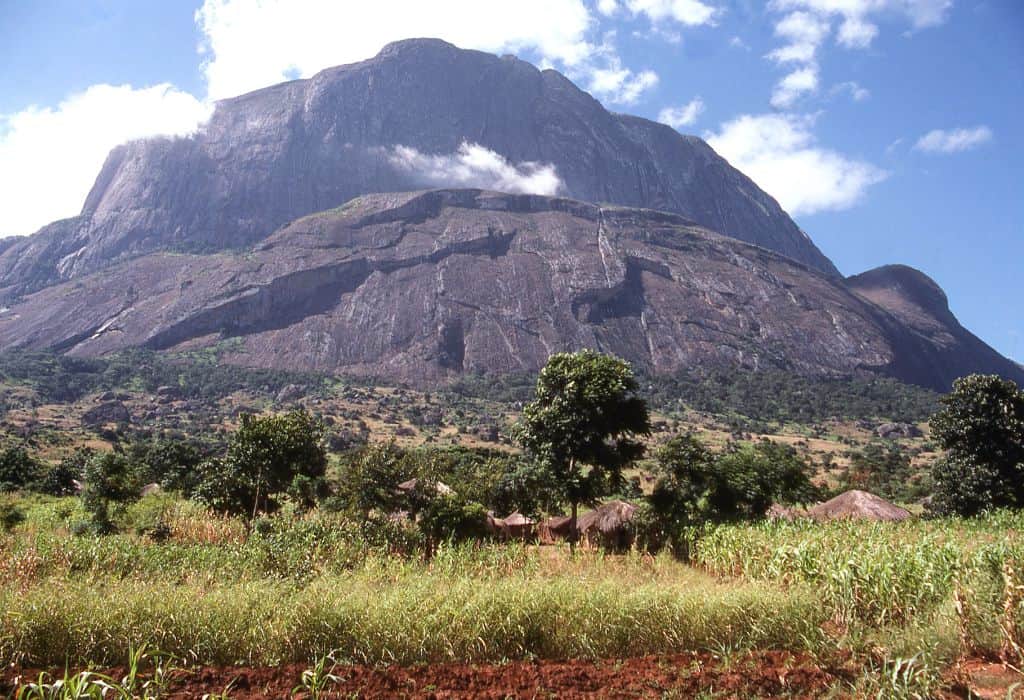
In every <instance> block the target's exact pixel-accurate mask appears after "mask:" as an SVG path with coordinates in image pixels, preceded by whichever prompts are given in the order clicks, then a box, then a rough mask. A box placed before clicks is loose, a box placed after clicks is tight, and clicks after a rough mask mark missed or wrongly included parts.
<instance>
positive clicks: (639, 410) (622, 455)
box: [517, 350, 650, 517]
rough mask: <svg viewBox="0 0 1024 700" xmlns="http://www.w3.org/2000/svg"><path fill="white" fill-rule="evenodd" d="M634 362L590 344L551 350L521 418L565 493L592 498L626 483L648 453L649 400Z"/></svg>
mask: <svg viewBox="0 0 1024 700" xmlns="http://www.w3.org/2000/svg"><path fill="white" fill-rule="evenodd" d="M638 390H639V387H638V385H637V382H636V379H635V378H634V376H633V371H632V370H631V369H630V367H629V365H628V364H627V363H626V362H624V361H622V360H620V359H618V358H614V357H610V356H607V355H602V354H600V353H598V352H595V351H592V350H584V351H581V352H577V353H557V354H555V355H552V356H551V357H550V358H549V359H548V362H547V365H545V367H544V369H542V370H541V372H540V376H539V377H538V379H537V389H536V396H535V398H534V400H533V402H531V403H530V404H529V405H528V406H526V408H525V409H524V410H523V415H522V418H521V420H520V423H519V425H518V426H517V437H518V439H519V441H520V443H521V444H522V445H523V446H524V447H525V448H526V449H527V450H528V451H529V452H530V453H531V454H533V455H535V456H536V457H537V459H538V460H540V461H541V462H542V463H543V464H544V465H545V466H546V467H547V468H548V470H549V471H550V473H551V476H552V480H553V482H554V483H556V484H557V485H558V487H559V489H560V491H561V494H562V496H563V498H564V500H566V501H568V502H569V503H570V504H571V505H572V513H573V517H575V514H576V509H577V506H578V504H579V503H588V502H594V501H596V500H597V499H598V498H600V497H602V496H604V495H607V494H610V493H614V492H615V491H617V490H619V489H620V488H621V486H622V469H623V468H624V467H625V466H626V465H628V464H629V463H630V462H632V461H634V460H636V459H639V458H640V457H642V456H643V453H644V446H643V444H642V443H641V442H639V441H638V440H637V439H636V438H637V437H639V436H644V435H648V434H650V418H649V416H648V413H647V405H646V403H645V402H644V400H643V399H641V398H640V397H639V396H638V395H637V391H638Z"/></svg>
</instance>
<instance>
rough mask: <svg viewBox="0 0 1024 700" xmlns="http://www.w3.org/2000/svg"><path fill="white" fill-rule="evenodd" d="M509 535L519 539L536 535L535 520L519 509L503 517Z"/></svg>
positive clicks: (526, 538)
mask: <svg viewBox="0 0 1024 700" xmlns="http://www.w3.org/2000/svg"><path fill="white" fill-rule="evenodd" d="M503 520H504V521H505V527H506V528H508V536H509V537H511V538H514V539H517V540H529V539H533V537H534V534H535V533H534V522H533V520H532V519H530V518H528V517H526V516H525V515H523V514H522V513H520V512H519V511H516V512H514V513H512V514H511V515H508V516H506V517H505V518H503Z"/></svg>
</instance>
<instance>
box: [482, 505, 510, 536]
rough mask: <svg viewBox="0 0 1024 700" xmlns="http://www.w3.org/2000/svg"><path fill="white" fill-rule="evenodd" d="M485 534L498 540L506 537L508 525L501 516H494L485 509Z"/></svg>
mask: <svg viewBox="0 0 1024 700" xmlns="http://www.w3.org/2000/svg"><path fill="white" fill-rule="evenodd" d="M487 534H489V535H490V536H491V537H493V538H495V539H498V540H507V539H508V536H509V535H508V525H506V524H505V521H504V520H503V519H502V518H496V517H494V513H492V512H490V511H487Z"/></svg>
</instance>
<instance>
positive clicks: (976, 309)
mask: <svg viewBox="0 0 1024 700" xmlns="http://www.w3.org/2000/svg"><path fill="white" fill-rule="evenodd" d="M409 36H440V37H442V38H445V39H448V40H449V41H452V42H453V43H455V44H458V45H460V46H464V47H467V48H480V49H483V50H489V51H493V52H495V53H516V54H518V55H519V56H520V57H522V58H524V59H527V60H531V61H533V62H535V63H537V64H539V65H544V66H552V67H555V68H557V69H559V70H561V71H563V72H564V73H566V74H567V75H569V76H570V77H571V78H572V79H573V80H575V81H576V82H577V84H579V85H580V86H581V87H583V88H584V89H588V90H590V91H591V92H592V93H594V94H595V96H597V97H598V98H599V99H601V100H602V102H604V103H605V105H606V106H608V107H609V108H610V109H613V110H616V111H621V112H629V113H633V114H639V115H641V116H646V117H649V118H652V119H661V120H663V121H666V122H670V123H672V125H673V126H676V127H677V128H678V129H679V130H680V131H682V132H684V133H694V134H698V135H700V136H703V137H704V138H706V139H708V140H709V142H710V143H711V144H712V145H713V146H714V147H715V148H716V149H717V150H719V152H720V153H722V154H723V155H724V156H725V157H727V158H728V159H729V160H730V162H732V163H733V164H734V165H736V166H737V167H739V168H740V169H741V170H743V171H744V172H746V173H747V174H748V175H750V176H751V177H753V178H754V179H755V181H757V182H758V184H759V185H761V187H763V188H764V189H765V190H767V191H768V192H769V193H770V194H772V195H773V196H775V197H776V198H777V199H779V201H780V202H781V203H782V205H783V206H784V207H785V208H786V209H787V210H788V211H789V212H790V213H791V214H792V215H793V217H794V218H795V219H796V221H797V222H798V223H799V224H800V225H801V226H802V227H803V228H804V229H805V230H806V231H807V232H808V233H809V234H810V235H811V237H812V238H813V239H814V241H815V242H816V243H817V244H818V245H819V247H820V248H821V249H822V250H823V251H824V252H825V253H826V254H827V255H828V256H829V257H831V258H832V260H833V261H834V262H835V263H836V265H837V266H838V267H839V269H840V270H841V271H842V272H843V273H844V274H855V273H857V272H861V271H863V270H866V269H869V268H871V267H874V266H877V265H881V264H885V263H897V262H898V263H905V264H909V265H912V266H914V267H917V268H919V269H921V270H923V271H925V272H926V273H927V274H929V275H930V276H932V277H933V278H934V279H935V280H936V281H937V282H938V283H939V284H940V285H941V286H942V287H943V288H944V289H945V290H946V292H947V294H948V296H949V299H950V304H951V307H952V309H953V311H954V312H955V313H956V314H957V316H958V317H959V318H960V320H961V322H962V323H963V324H964V325H965V326H966V327H967V328H969V329H970V330H972V331H974V332H975V333H976V334H978V335H979V336H980V337H981V338H982V339H984V340H985V341H986V342H988V343H990V344H991V345H993V346H994V347H995V348H996V349H997V350H999V351H1001V352H1002V353H1004V354H1006V355H1008V356H1010V357H1013V358H1014V359H1016V360H1018V361H1024V304H1022V300H1024V223H1022V222H1024V165H1022V163H1024V136H1022V135H1021V126H1020V125H1021V124H1022V123H1024V120H1022V117H1021V114H1022V113H1024V2H1020V1H1019V0H768V1H767V2H754V1H753V0H519V1H518V2H505V1H504V0H501V1H494V2H467V1H466V0H434V2H432V3H408V2H404V1H400V0H377V2H374V3H358V4H356V3H349V2H314V1H313V0H287V1H286V0H259V1H255V0H205V1H202V0H194V1H192V2H185V1H181V2H175V1H173V0H167V1H165V2H141V3H140V2H135V1H131V0H94V1H91V2H90V1H89V0H76V1H73V0H33V1H32V2H15V1H14V0H0V65H3V66H4V70H3V71H2V72H0V233H5V234H25V233H30V232H32V231H34V230H35V229H36V228H38V227H39V226H40V225H42V224H43V223H46V222H48V221H51V220H54V219H57V218H60V217H64V216H70V215H73V214H75V213H77V211H78V209H79V208H80V206H81V202H82V200H83V199H84V197H85V194H86V192H87V190H88V187H89V185H91V183H92V179H93V177H94V176H95V174H96V172H97V170H98V168H99V166H100V164H101V163H102V160H103V157H104V156H105V154H106V152H107V151H108V150H109V148H110V147H112V146H113V145H115V144H116V143H118V142H120V141H123V140H127V139H130V138H140V137H145V136H150V135H154V134H160V133H189V132H191V131H194V130H195V129H196V128H200V125H201V123H202V121H203V120H204V119H205V118H206V117H207V116H208V114H209V111H210V109H211V105H212V102H213V100H215V99H218V98H222V97H227V96H231V95H234V94H238V93H240V92H244V91H246V90H249V89H253V88H256V87H260V86H263V85H267V84H271V83H274V82H278V81H280V80H282V79H285V78H288V77H295V76H306V75H311V74H312V73H315V72H316V71H317V70H319V69H321V68H324V67H327V66H330V65H336V64H340V63H347V62H351V61H355V60H359V59H361V58H366V57H369V56H371V55H373V54H374V53H376V51H377V49H379V48H380V46H382V45H383V44H384V43H386V42H388V41H391V40H395V39H400V38H406V37H409Z"/></svg>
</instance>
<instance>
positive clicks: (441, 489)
mask: <svg viewBox="0 0 1024 700" xmlns="http://www.w3.org/2000/svg"><path fill="white" fill-rule="evenodd" d="M418 483H419V479H416V478H413V479H409V480H408V481H403V482H402V483H400V484H399V485H398V486H397V487H396V488H397V489H398V492H399V493H404V494H406V495H408V494H410V493H412V492H413V491H415V490H416V484H418ZM435 488H436V489H437V495H438V496H447V495H449V494H452V493H455V492H454V491H453V490H452V487H451V486H449V485H448V484H445V483H443V482H440V481H437V482H435Z"/></svg>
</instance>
